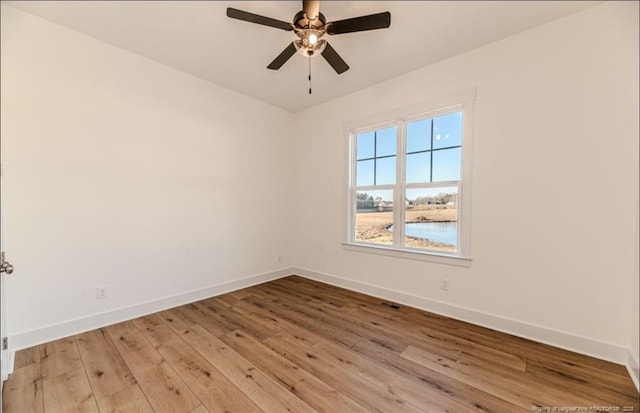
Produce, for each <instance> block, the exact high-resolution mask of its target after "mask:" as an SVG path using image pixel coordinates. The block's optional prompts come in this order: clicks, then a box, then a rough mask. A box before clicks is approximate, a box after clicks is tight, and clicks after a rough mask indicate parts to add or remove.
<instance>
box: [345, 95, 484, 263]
mask: <svg viewBox="0 0 640 413" xmlns="http://www.w3.org/2000/svg"><path fill="white" fill-rule="evenodd" d="M474 102H475V88H472V89H466V90H462V91H459V92H457V93H452V94H450V95H446V96H441V97H438V98H434V99H430V100H427V101H424V102H421V103H418V104H414V105H411V106H406V107H402V108H396V109H394V110H390V111H388V112H384V113H380V114H377V115H374V116H370V117H367V118H365V119H360V120H357V121H352V122H348V123H346V124H345V125H344V132H345V135H346V136H347V139H346V143H347V147H346V148H345V152H346V153H347V154H348V161H347V165H348V174H347V176H348V179H347V182H346V200H347V202H346V204H347V210H346V217H345V219H344V222H345V234H344V240H343V243H342V244H343V247H344V248H345V249H346V250H349V251H355V252H365V253H372V254H378V255H386V256H392V257H398V258H409V259H417V260H422V261H428V262H436V263H442V264H449V265H456V266H463V267H469V266H470V265H471V245H470V244H471V242H470V241H471V236H470V230H471V178H472V171H471V170H472V159H473V158H472V149H473V109H474ZM452 112H462V145H461V148H462V149H461V150H462V162H461V169H462V170H461V173H460V181H450V182H437V183H432V184H430V185H429V186H430V187H436V186H443V187H445V186H449V187H451V186H456V187H458V246H457V247H458V248H457V251H455V252H444V251H442V252H441V251H435V250H425V249H418V248H410V247H402V246H401V245H402V240H403V239H404V225H394V236H393V245H382V244H372V243H365V242H358V241H356V240H355V223H356V222H355V214H356V212H355V205H356V200H355V194H356V189H355V188H356V185H355V179H356V136H357V135H358V134H359V133H364V132H370V131H373V130H378V129H382V128H385V127H389V126H396V127H397V128H398V129H397V130H398V134H397V136H398V138H399V139H397V153H396V183H395V184H393V185H376V186H371V187H365V186H360V187H357V189H358V191H367V190H384V189H392V190H394V194H393V196H394V199H393V204H394V205H399V206H400V207H399V208H397V207H396V208H394V209H393V220H394V224H396V223H401V222H404V214H405V208H402V205H404V193H405V189H407V188H409V189H410V188H423V187H424V185H423V184H406V183H405V176H404V174H405V159H406V154H405V143H406V139H405V136H404V135H405V132H406V129H405V126H406V123H408V122H411V121H414V120H418V119H426V118H432V117H436V116H440V115H444V114H447V113H452Z"/></svg>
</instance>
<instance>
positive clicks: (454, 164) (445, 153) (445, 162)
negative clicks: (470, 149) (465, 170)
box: [431, 148, 462, 182]
mask: <svg viewBox="0 0 640 413" xmlns="http://www.w3.org/2000/svg"><path fill="white" fill-rule="evenodd" d="M461 155H462V150H461V149H460V148H454V149H443V150H440V151H433V176H432V177H431V178H432V181H433V182H442V181H459V180H460V162H461Z"/></svg>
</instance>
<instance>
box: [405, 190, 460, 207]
mask: <svg viewBox="0 0 640 413" xmlns="http://www.w3.org/2000/svg"><path fill="white" fill-rule="evenodd" d="M457 199H458V194H456V193H452V194H448V193H445V192H440V193H439V194H438V195H434V196H419V197H417V198H416V199H415V200H413V201H409V205H446V204H448V203H449V202H455V201H457Z"/></svg>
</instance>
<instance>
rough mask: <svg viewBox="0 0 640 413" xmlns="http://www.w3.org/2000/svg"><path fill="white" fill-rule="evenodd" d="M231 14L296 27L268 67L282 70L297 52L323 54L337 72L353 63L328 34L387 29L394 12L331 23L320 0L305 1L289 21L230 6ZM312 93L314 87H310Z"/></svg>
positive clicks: (243, 18) (249, 20) (285, 28)
mask: <svg viewBox="0 0 640 413" xmlns="http://www.w3.org/2000/svg"><path fill="white" fill-rule="evenodd" d="M227 16H228V17H230V18H232V19H238V20H243V21H246V22H250V23H255V24H260V25H263V26H269V27H274V28H277V29H282V30H286V31H294V32H295V34H296V36H297V37H298V38H297V39H296V40H294V41H292V42H291V43H290V44H289V45H288V46H287V47H286V48H285V49H284V50H283V51H282V52H281V53H280V54H279V55H278V56H277V57H276V58H275V59H274V60H273V61H272V62H271V63H270V64H269V65H268V66H267V68H268V69H271V70H278V69H280V68H281V67H282V65H284V64H285V63H286V62H287V61H288V60H289V59H290V58H291V56H293V55H294V54H295V53H296V52H298V53H300V54H301V55H302V56H305V57H307V58H309V59H311V57H314V56H317V55H318V54H320V55H322V57H324V59H325V60H326V61H327V63H329V65H331V67H332V68H333V70H335V71H336V73H337V74H342V73H344V72H346V71H347V70H349V65H348V64H347V63H346V62H345V61H344V60H343V59H342V57H340V55H339V54H338V52H336V51H335V49H334V48H333V47H331V45H330V44H329V42H328V41H327V40H326V39H324V38H323V37H324V36H325V35H327V34H328V35H337V34H344V33H354V32H361V31H366V30H376V29H386V28H388V27H389V26H390V25H391V13H389V12H383V13H377V14H371V15H367V16H360V17H354V18H350V19H344V20H338V21H335V22H329V23H327V21H326V19H325V17H324V15H323V14H322V13H320V2H319V1H318V0H315V1H303V2H302V10H300V11H299V12H298V13H296V15H295V16H294V18H293V23H287V22H284V21H281V20H277V19H272V18H270V17H265V16H260V15H258V14H253V13H249V12H246V11H243V10H238V9H234V8H232V7H229V8H227ZM309 82H311V61H309ZM309 93H311V87H309Z"/></svg>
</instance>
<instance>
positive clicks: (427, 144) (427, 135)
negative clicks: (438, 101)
mask: <svg viewBox="0 0 640 413" xmlns="http://www.w3.org/2000/svg"><path fill="white" fill-rule="evenodd" d="M429 149H431V119H424V120H419V121H417V122H410V123H407V153H411V152H418V151H427V150H429Z"/></svg>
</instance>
